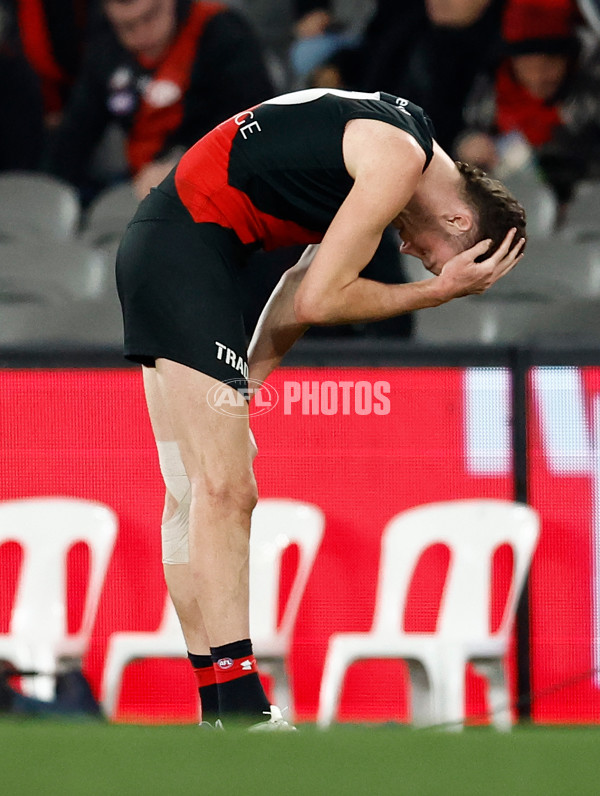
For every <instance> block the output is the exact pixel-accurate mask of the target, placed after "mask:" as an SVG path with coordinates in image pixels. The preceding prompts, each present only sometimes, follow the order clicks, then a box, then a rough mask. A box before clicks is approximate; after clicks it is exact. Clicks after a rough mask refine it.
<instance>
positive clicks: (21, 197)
mask: <svg viewBox="0 0 600 796" xmlns="http://www.w3.org/2000/svg"><path fill="white" fill-rule="evenodd" d="M79 214H80V206H79V198H78V196H77V191H76V190H75V189H74V188H73V186H72V185H69V184H68V183H66V182H63V181H62V180H59V179H57V178H56V177H52V176H50V175H48V174H39V173H37V172H26V171H13V172H4V173H3V174H0V237H6V238H25V239H29V238H31V237H32V236H33V237H36V238H38V239H41V240H63V241H64V240H68V239H69V238H72V237H73V235H74V234H75V232H76V229H77V225H78V223H79Z"/></svg>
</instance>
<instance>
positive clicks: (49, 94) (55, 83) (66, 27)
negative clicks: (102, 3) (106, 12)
mask: <svg viewBox="0 0 600 796" xmlns="http://www.w3.org/2000/svg"><path fill="white" fill-rule="evenodd" d="M9 2H10V3H11V4H12V7H13V9H14V15H15V19H16V22H17V25H18V31H19V38H20V41H21V47H22V50H23V54H24V56H25V58H26V59H27V61H28V62H29V64H30V65H31V67H32V69H33V71H34V72H35V73H36V75H37V76H38V78H39V80H40V85H41V89H42V95H43V100H44V117H45V123H46V126H47V127H48V128H50V129H52V128H54V127H56V126H57V125H58V123H59V122H60V119H61V115H62V111H63V108H64V106H65V104H66V102H67V100H68V97H69V93H70V91H71V89H72V87H73V84H74V83H75V79H76V78H77V75H78V73H79V69H80V67H81V61H82V56H83V50H84V41H85V34H86V25H87V21H88V7H89V6H90V5H91V3H92V0H9Z"/></svg>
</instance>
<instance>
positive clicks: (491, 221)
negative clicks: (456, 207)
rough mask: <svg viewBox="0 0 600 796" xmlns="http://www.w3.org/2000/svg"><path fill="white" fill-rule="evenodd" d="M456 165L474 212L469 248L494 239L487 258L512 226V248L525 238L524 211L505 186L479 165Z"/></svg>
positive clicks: (465, 196) (468, 202)
mask: <svg viewBox="0 0 600 796" xmlns="http://www.w3.org/2000/svg"><path fill="white" fill-rule="evenodd" d="M456 166H457V168H458V170H459V172H460V173H461V175H462V177H463V196H464V199H465V201H466V202H467V204H468V205H469V207H471V208H472V209H473V210H474V212H475V229H474V230H473V232H474V235H473V239H472V240H471V241H470V245H471V246H472V245H474V244H475V243H477V241H479V240H485V239H486V238H491V240H492V245H491V246H490V248H489V250H488V251H487V252H486V253H485V255H484V259H485V258H487V257H489V256H490V255H491V254H493V253H494V252H495V251H496V249H498V247H499V246H500V244H501V243H502V241H503V240H504V238H505V237H506V233H507V232H508V231H509V229H512V227H516V229H517V232H516V234H515V237H514V239H513V245H514V244H516V243H517V242H518V241H519V240H520V239H521V238H526V237H527V234H526V231H525V227H526V214H525V208H524V207H523V205H521V204H520V203H519V202H518V201H517V200H516V199H515V197H514V196H513V195H512V194H511V193H510V191H509V190H508V189H507V188H506V186H505V185H503V184H502V183H501V182H500V181H499V180H494V179H492V178H491V177H488V176H487V174H486V173H485V171H482V170H481V169H480V168H477V167H476V166H469V165H468V164H467V163H461V162H460V161H457V162H456Z"/></svg>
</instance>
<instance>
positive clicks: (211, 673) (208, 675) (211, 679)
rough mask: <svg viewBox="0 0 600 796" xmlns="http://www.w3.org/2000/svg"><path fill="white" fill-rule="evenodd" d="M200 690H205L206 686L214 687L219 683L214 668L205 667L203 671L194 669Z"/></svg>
mask: <svg viewBox="0 0 600 796" xmlns="http://www.w3.org/2000/svg"><path fill="white" fill-rule="evenodd" d="M194 674H195V675H196V680H197V682H198V688H204V686H205V685H214V684H215V683H216V682H217V677H216V675H215V670H214V668H213V667H212V666H203V667H202V668H201V669H194Z"/></svg>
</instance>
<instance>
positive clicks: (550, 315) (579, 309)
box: [521, 296, 600, 348]
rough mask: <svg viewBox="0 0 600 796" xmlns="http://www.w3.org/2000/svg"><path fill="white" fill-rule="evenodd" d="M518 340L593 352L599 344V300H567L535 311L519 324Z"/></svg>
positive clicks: (594, 298) (596, 298)
mask: <svg viewBox="0 0 600 796" xmlns="http://www.w3.org/2000/svg"><path fill="white" fill-rule="evenodd" d="M521 336H522V340H523V342H524V343H527V344H529V345H542V346H546V347H554V348H556V347H567V348H568V347H571V348H573V347H578V346H582V347H584V348H589V347H590V346H592V347H594V348H597V347H598V345H599V344H600V297H598V296H595V297H590V298H570V297H568V296H567V297H565V298H564V299H563V300H559V301H555V302H553V303H552V304H548V305H546V306H545V307H543V308H542V307H538V309H537V310H536V311H535V312H533V313H532V315H531V317H530V318H529V319H528V320H527V321H526V322H525V323H524V324H523V327H522V329H521Z"/></svg>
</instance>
